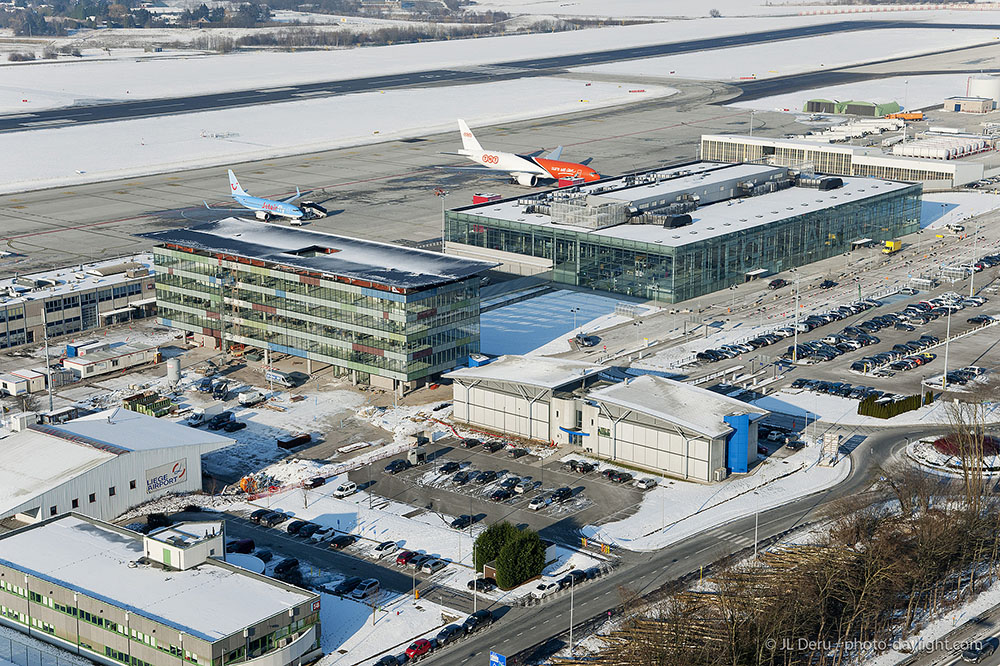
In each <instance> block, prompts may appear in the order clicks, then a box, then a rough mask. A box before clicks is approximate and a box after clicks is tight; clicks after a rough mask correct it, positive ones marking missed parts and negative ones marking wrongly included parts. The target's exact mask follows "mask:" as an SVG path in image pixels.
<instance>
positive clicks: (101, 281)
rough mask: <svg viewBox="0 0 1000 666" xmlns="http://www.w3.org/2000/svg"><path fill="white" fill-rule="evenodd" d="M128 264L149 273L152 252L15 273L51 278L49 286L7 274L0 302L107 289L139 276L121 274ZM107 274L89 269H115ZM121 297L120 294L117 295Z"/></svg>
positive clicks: (151, 266) (18, 275)
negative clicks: (22, 281) (34, 284)
mask: <svg viewBox="0 0 1000 666" xmlns="http://www.w3.org/2000/svg"><path fill="white" fill-rule="evenodd" d="M132 264H135V265H138V266H139V267H141V268H146V269H148V270H149V272H150V275H152V273H153V255H152V254H151V253H149V252H146V253H143V254H137V255H129V256H128V257H115V258H113V259H107V260H105V261H97V262H94V263H90V264H74V265H73V266H69V267H64V268H58V269H55V270H51V271H42V272H40V273H25V274H23V275H22V274H20V273H19V274H17V277H18V278H22V279H24V278H27V279H31V280H49V281H52V282H55V285H54V286H51V287H38V288H35V289H32V288H30V287H26V286H25V285H22V284H18V283H17V281H16V278H14V277H7V278H3V279H0V306H2V305H6V304H9V303H10V304H16V303H23V302H24V301H28V300H36V299H44V298H51V297H54V296H66V295H68V294H72V293H73V292H78V291H84V290H90V289H96V288H101V289H107V288H109V287H113V286H116V285H119V284H122V283H123V282H129V281H131V280H136V279H140V278H130V277H128V276H126V275H125V272H124V271H125V270H126V268H128V267H133V268H134V267H135V266H130V265H132ZM118 269H121V272H115V273H113V274H110V275H93V274H92V273H91V272H98V271H99V272H107V271H109V270H115V271H118ZM9 287H13V288H15V289H17V290H20V291H21V293H20V294H19V295H18V296H10V295H9V292H8V288H9ZM120 298H124V297H120Z"/></svg>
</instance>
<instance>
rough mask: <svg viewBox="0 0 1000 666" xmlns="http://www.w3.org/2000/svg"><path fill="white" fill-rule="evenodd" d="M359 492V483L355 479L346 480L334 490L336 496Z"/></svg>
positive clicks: (347, 495)
mask: <svg viewBox="0 0 1000 666" xmlns="http://www.w3.org/2000/svg"><path fill="white" fill-rule="evenodd" d="M356 492H358V484H356V483H354V482H353V481H345V482H344V483H342V484H340V485H339V486H337V488H336V489H335V490H334V491H333V496H334V497H349V496H350V495H353V494H354V493H356Z"/></svg>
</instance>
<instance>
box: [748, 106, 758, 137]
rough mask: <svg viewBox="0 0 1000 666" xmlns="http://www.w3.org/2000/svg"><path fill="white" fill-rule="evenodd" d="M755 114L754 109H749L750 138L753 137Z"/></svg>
mask: <svg viewBox="0 0 1000 666" xmlns="http://www.w3.org/2000/svg"><path fill="white" fill-rule="evenodd" d="M755 113H757V112H756V111H755V110H754V109H750V136H753V117H754V114H755Z"/></svg>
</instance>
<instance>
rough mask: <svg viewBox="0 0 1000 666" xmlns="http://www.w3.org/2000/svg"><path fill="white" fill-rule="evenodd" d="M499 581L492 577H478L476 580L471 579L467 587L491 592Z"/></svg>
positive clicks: (477, 590)
mask: <svg viewBox="0 0 1000 666" xmlns="http://www.w3.org/2000/svg"><path fill="white" fill-rule="evenodd" d="M496 586H497V582H496V581H495V580H493V579H492V578H477V579H475V580H470V581H469V582H468V583H467V584H466V587H468V588H469V589H470V590H473V589H474V590H475V591H476V592H489V591H491V590H494V589H496Z"/></svg>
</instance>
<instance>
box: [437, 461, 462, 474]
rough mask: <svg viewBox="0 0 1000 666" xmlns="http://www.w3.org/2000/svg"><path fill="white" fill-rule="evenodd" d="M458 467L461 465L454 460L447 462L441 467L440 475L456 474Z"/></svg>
mask: <svg viewBox="0 0 1000 666" xmlns="http://www.w3.org/2000/svg"><path fill="white" fill-rule="evenodd" d="M460 467H461V465H459V464H458V463H457V462H455V461H454V460H449V461H448V462H446V463H445V464H443V465H441V470H440V471H441V473H442V474H451V473H452V472H457V471H458V470H459V468H460Z"/></svg>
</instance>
